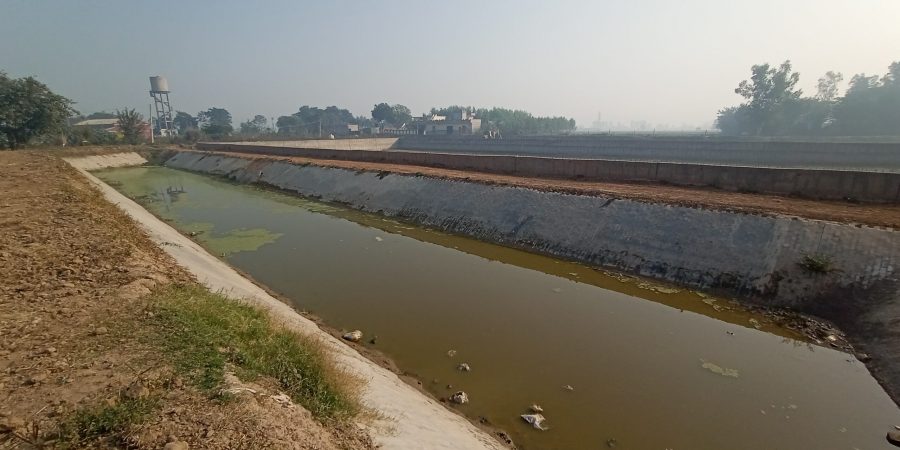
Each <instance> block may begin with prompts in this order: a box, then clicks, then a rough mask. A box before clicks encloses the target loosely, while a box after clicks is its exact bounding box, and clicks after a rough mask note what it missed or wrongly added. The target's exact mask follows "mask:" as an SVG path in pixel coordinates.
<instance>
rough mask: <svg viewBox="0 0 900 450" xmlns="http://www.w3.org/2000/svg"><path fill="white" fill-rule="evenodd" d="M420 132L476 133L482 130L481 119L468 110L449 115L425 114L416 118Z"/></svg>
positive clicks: (426, 133)
mask: <svg viewBox="0 0 900 450" xmlns="http://www.w3.org/2000/svg"><path fill="white" fill-rule="evenodd" d="M416 130H417V131H418V134H425V135H428V134H464V135H470V134H476V133H478V131H479V130H481V119H479V118H476V117H475V116H474V115H473V114H472V113H470V112H468V111H459V112H457V113H454V114H449V115H447V116H441V115H437V114H425V115H423V116H422V117H421V118H419V119H417V120H416Z"/></svg>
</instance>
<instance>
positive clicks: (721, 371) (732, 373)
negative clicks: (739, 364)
mask: <svg viewBox="0 0 900 450" xmlns="http://www.w3.org/2000/svg"><path fill="white" fill-rule="evenodd" d="M700 367H702V368H704V369H706V370H708V371H710V372H712V373H714V374H717V375H722V376H723V377H731V378H737V377H738V371H737V369H728V368H725V367H722V366H720V365H718V364H714V363H711V362H709V361H705V360H702V359H701V360H700Z"/></svg>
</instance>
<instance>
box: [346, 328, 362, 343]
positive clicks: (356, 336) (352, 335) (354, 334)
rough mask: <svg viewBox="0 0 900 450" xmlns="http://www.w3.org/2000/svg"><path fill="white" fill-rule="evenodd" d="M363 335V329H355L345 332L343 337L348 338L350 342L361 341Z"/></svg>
mask: <svg viewBox="0 0 900 450" xmlns="http://www.w3.org/2000/svg"><path fill="white" fill-rule="evenodd" d="M362 336H363V334H362V331H359V330H353V331H351V332H349V333H344V335H343V336H341V337H343V338H344V339H346V340H348V341H350V342H359V340H360V339H362Z"/></svg>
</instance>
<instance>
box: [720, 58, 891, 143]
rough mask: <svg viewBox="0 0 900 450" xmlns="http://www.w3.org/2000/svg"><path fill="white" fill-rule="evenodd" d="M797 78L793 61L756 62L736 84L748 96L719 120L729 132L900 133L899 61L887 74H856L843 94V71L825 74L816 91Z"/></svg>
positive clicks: (850, 134)
mask: <svg viewBox="0 0 900 450" xmlns="http://www.w3.org/2000/svg"><path fill="white" fill-rule="evenodd" d="M798 80H799V74H797V73H794V72H792V71H791V66H790V62H789V61H786V62H785V63H784V64H782V65H781V66H780V67H779V68H777V69H774V68H771V67H769V65H768V64H763V65H757V66H753V69H752V76H751V79H750V80H749V81H743V82H741V84H740V85H739V86H738V88H737V89H735V92H736V93H738V94H740V95H741V96H743V97H744V98H745V100H746V101H745V102H744V103H742V104H741V105H739V106H736V107H731V108H725V109H722V110H721V111H719V113H718V118H717V120H716V126H717V127H718V128H719V129H720V130H721V131H722V133H723V134H729V135H766V136H779V135H846V136H861V135H869V136H876V135H895V136H896V135H900V81H898V80H900V62H894V63H892V64H891V65H890V67H889V68H888V73H887V74H885V75H884V76H882V77H879V76H877V75H871V76H870V75H866V74H857V75H854V76H853V77H852V78H851V80H850V84H849V87H848V88H847V91H846V93H845V94H844V96H843V97H839V94H840V92H839V91H840V89H839V84H840V82H841V81H842V80H843V76H842V75H841V74H840V73H836V72H828V73H826V74H825V76H824V77H822V78H820V79H819V80H818V84H817V90H816V91H817V92H816V95H815V96H813V97H802V96H801V91H800V90H797V89H795V85H796V84H797V81H798Z"/></svg>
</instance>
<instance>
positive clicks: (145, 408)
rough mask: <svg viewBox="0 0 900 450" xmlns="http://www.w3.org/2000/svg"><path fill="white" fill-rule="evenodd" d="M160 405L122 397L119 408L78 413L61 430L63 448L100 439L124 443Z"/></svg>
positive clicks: (74, 446) (148, 400)
mask: <svg viewBox="0 0 900 450" xmlns="http://www.w3.org/2000/svg"><path fill="white" fill-rule="evenodd" d="M158 404H159V402H158V400H157V399H155V398H152V397H150V398H141V399H131V398H127V397H125V396H121V397H120V399H119V401H118V402H117V403H116V404H115V405H105V404H104V405H100V406H91V407H87V408H82V409H79V410H77V411H75V412H74V413H73V414H72V416H71V417H69V418H68V420H66V421H65V422H64V423H62V425H61V427H60V444H61V447H62V448H81V446H82V445H85V444H88V443H91V442H95V441H96V440H98V439H108V440H111V441H112V442H111V443H112V444H113V445H116V444H119V443H123V442H124V437H125V433H126V432H127V431H128V429H129V428H130V427H131V426H132V425H135V424H138V423H140V422H142V421H143V419H144V418H145V417H146V416H147V415H149V414H150V413H151V412H153V411H154V410H155V409H156V407H157V406H158Z"/></svg>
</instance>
